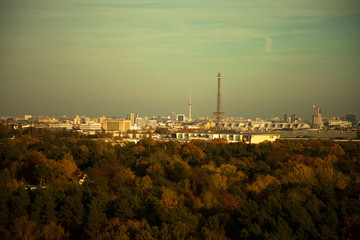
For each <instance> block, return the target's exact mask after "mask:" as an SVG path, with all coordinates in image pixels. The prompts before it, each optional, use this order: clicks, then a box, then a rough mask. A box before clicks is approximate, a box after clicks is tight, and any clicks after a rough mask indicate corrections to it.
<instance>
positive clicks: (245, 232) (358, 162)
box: [0, 125, 360, 239]
mask: <svg viewBox="0 0 360 240" xmlns="http://www.w3.org/2000/svg"><path fill="white" fill-rule="evenodd" d="M359 173H360V142H355V141H342V142H335V141H326V140H321V139H317V140H313V141H288V140H277V141H275V142H272V143H271V142H263V143H260V144H256V145H254V144H246V143H227V142H226V141H225V140H224V139H216V140H213V141H209V142H205V141H191V142H189V143H180V142H177V141H167V142H165V141H155V140H152V139H149V138H146V139H142V140H141V141H139V142H138V143H137V144H135V143H126V142H122V143H121V144H111V143H108V142H105V141H103V140H101V139H100V138H99V139H97V138H91V139H90V138H88V137H86V136H84V135H81V134H79V133H76V132H71V131H65V130H60V131H49V130H45V129H35V128H27V129H21V128H19V129H13V128H11V127H9V126H7V125H0V195H1V198H0V238H1V239H89V238H90V239H95V238H97V239H360V174H359Z"/></svg>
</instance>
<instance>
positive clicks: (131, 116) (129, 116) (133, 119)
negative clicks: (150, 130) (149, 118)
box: [127, 113, 139, 124]
mask: <svg viewBox="0 0 360 240" xmlns="http://www.w3.org/2000/svg"><path fill="white" fill-rule="evenodd" d="M138 117H139V115H138V114H137V113H129V114H128V115H127V120H130V121H131V124H135V120H136V119H137V118H138Z"/></svg>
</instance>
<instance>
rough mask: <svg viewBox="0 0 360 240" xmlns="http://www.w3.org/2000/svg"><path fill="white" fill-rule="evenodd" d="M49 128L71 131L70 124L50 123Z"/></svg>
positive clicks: (71, 126)
mask: <svg viewBox="0 0 360 240" xmlns="http://www.w3.org/2000/svg"><path fill="white" fill-rule="evenodd" d="M49 128H59V129H64V128H65V129H67V130H72V128H73V125H72V124H71V123H50V124H49Z"/></svg>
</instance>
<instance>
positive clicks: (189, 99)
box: [189, 89, 191, 121]
mask: <svg viewBox="0 0 360 240" xmlns="http://www.w3.org/2000/svg"><path fill="white" fill-rule="evenodd" d="M189 121H191V89H190V95H189Z"/></svg>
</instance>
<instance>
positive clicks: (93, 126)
mask: <svg viewBox="0 0 360 240" xmlns="http://www.w3.org/2000/svg"><path fill="white" fill-rule="evenodd" d="M79 128H80V130H82V131H100V130H101V123H87V124H80V125H79Z"/></svg>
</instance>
